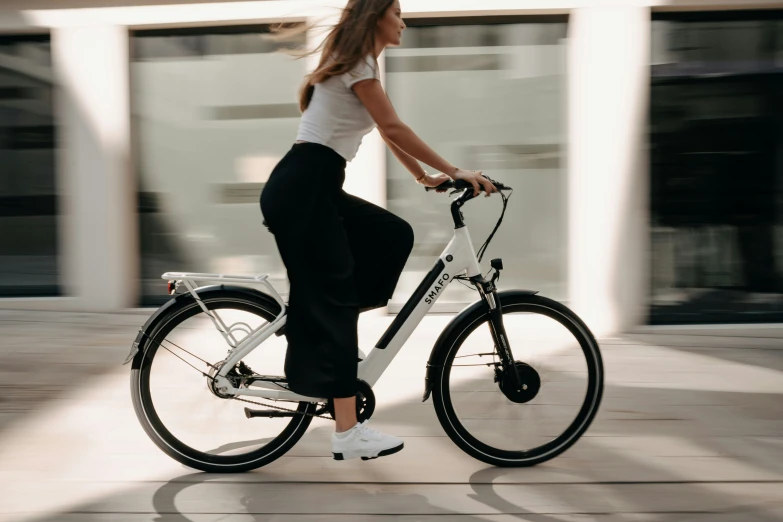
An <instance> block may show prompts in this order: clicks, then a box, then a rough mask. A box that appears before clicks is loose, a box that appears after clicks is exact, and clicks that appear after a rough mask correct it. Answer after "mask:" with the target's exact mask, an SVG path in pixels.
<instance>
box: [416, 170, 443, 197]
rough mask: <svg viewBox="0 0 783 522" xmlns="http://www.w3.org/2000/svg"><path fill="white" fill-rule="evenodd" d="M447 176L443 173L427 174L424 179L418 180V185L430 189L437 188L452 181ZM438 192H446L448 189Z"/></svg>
mask: <svg viewBox="0 0 783 522" xmlns="http://www.w3.org/2000/svg"><path fill="white" fill-rule="evenodd" d="M450 179H451V178H449V177H448V176H447V175H445V174H443V173H442V172H438V173H437V174H425V175H424V177H422V178H421V179H419V180H416V183H418V184H420V185H424V186H425V187H430V188H436V187H437V186H438V185H440V184H442V183H444V182H446V181H448V180H450ZM437 192H446V189H445V188H444V189H441V190H437Z"/></svg>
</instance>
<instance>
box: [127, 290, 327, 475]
mask: <svg viewBox="0 0 783 522" xmlns="http://www.w3.org/2000/svg"><path fill="white" fill-rule="evenodd" d="M200 297H201V299H202V301H203V302H204V304H205V305H206V307H207V308H208V309H210V310H216V309H217V310H219V309H221V308H231V309H235V310H242V311H245V312H250V313H253V314H256V315H258V316H260V317H262V318H263V319H264V320H266V321H271V320H273V319H274V318H275V317H276V316H277V315H278V314H279V312H280V307H279V305H278V304H277V303H275V302H274V301H272V300H271V299H262V298H260V297H257V296H255V295H253V294H252V293H249V292H240V291H235V290H230V289H223V288H218V289H210V290H208V291H206V292H204V293H203V295H202V294H201V293H200ZM199 313H202V310H201V308H200V307H199V306H198V303H197V302H196V301H195V299H193V298H192V297H191V296H190V295H180V296H178V298H177V300H176V302H174V303H171V302H170V303H169V306H168V309H167V310H166V311H165V313H164V314H163V315H162V316H161V317H160V318H159V320H158V321H156V322H155V325H154V326H153V327H152V328H151V329H150V331H148V332H146V334H147V335H146V336H145V337H143V338H142V339H143V340H142V341H141V342H140V343H139V354H138V355H137V357H136V359H135V360H134V364H133V368H132V370H131V383H130V384H131V397H132V400H133V407H134V409H135V411H136V416H137V417H138V419H139V422H140V423H141V425H142V427H143V428H144V431H145V432H147V435H149V437H150V439H152V441H153V442H154V443H155V444H156V445H157V446H158V447H159V448H160V449H161V450H163V452H164V453H166V454H167V455H169V456H170V457H171V458H173V459H174V460H176V461H178V462H180V463H182V464H184V465H185V466H188V467H191V468H194V469H198V470H201V471H206V472H209V473H241V472H245V471H250V470H253V469H256V468H259V467H262V466H265V465H267V464H269V463H270V462H272V461H274V460H276V459H278V458H279V457H281V456H282V455H284V454H285V453H286V452H287V451H288V450H289V449H291V447H293V446H294V444H296V443H297V442H298V441H299V439H300V438H301V437H302V435H304V433H305V431H307V428H308V426H309V425H310V422H311V420H312V417H311V416H309V415H296V416H294V417H292V418H291V422H290V423H288V424H287V426H286V427H285V429H284V430H283V431H282V432H281V433H280V434H279V435H278V436H277V437H276V438H274V439H273V440H271V441H270V442H268V443H267V444H266V445H264V446H262V447H260V448H258V449H257V450H254V451H250V452H248V453H243V454H238V455H236V454H235V455H214V454H210V453H204V452H201V451H198V450H196V449H194V448H191V447H189V446H187V445H186V444H184V443H182V442H181V441H179V440H178V439H177V438H176V437H174V435H172V433H171V432H170V431H169V430H168V429H167V428H166V426H164V425H163V423H162V422H161V420H160V418H159V417H158V414H157V413H156V411H155V408H154V405H153V401H152V398H151V394H150V389H149V375H150V368H151V367H152V362H153V360H154V358H155V354H156V353H157V351H158V348H159V346H160V341H161V340H163V339H165V338H166V336H167V335H168V334H169V333H170V332H171V331H173V330H174V329H175V328H176V327H177V326H178V325H179V324H181V323H182V322H184V321H185V320H187V319H189V318H190V317H192V316H195V315H197V314H199ZM226 400H231V399H226ZM292 409H293V404H292ZM315 409H316V404H315V403H309V402H300V403H299V404H298V407H297V408H296V410H297V411H299V412H302V413H313V412H314V411H315Z"/></svg>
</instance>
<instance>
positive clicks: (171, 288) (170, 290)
mask: <svg viewBox="0 0 783 522" xmlns="http://www.w3.org/2000/svg"><path fill="white" fill-rule="evenodd" d="M176 288H177V284H176V282H175V281H169V282H168V283H166V290H168V293H169V295H174V290H176Z"/></svg>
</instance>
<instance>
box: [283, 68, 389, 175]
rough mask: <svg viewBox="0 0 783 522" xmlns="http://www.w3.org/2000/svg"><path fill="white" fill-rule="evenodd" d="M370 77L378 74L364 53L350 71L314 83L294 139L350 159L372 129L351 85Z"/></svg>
mask: <svg viewBox="0 0 783 522" xmlns="http://www.w3.org/2000/svg"><path fill="white" fill-rule="evenodd" d="M371 78H376V79H378V78H380V76H379V74H378V71H376V70H375V60H373V57H372V56H367V58H366V59H365V60H362V61H360V62H359V63H358V64H357V65H356V67H354V68H353V70H352V71H350V72H347V73H345V74H342V75H340V76H332V77H331V78H329V79H328V80H326V81H323V82H321V83H317V84H315V90H314V91H313V98H312V100H311V101H310V105H309V106H308V107H307V109H305V111H304V113H303V114H302V119H301V120H300V122H299V132H298V133H297V135H296V139H297V141H299V140H301V141H309V142H311V143H319V144H321V145H326V146H327V147H329V148H331V149H332V150H334V151H335V152H337V153H338V154H339V155H340V156H342V157H343V158H345V160H346V161H351V160H352V159H353V158H354V156H356V151H357V150H359V145H360V144H361V142H362V138H363V137H364V136H365V135H366V134H368V133H369V132H370V131H371V130H373V129H374V128H375V122H374V121H373V119H372V116H370V113H369V112H367V109H366V108H365V107H364V104H362V102H361V100H359V97H358V96H356V93H354V92H353V90H352V89H351V87H353V85H354V84H355V83H357V82H360V81H362V80H369V79H371Z"/></svg>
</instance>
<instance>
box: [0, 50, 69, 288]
mask: <svg viewBox="0 0 783 522" xmlns="http://www.w3.org/2000/svg"><path fill="white" fill-rule="evenodd" d="M0 61H2V67H0V238H2V240H1V241H0V297H28V296H33V297H38V296H55V295H59V294H60V275H59V261H58V240H57V233H58V232H57V228H58V222H57V221H58V219H57V218H58V203H57V183H56V179H55V163H56V161H55V155H56V140H55V121H54V112H53V96H54V92H55V89H54V83H53V80H52V64H51V52H50V48H49V36H48V35H45V36H38V35H35V36H33V35H24V36H0Z"/></svg>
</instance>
